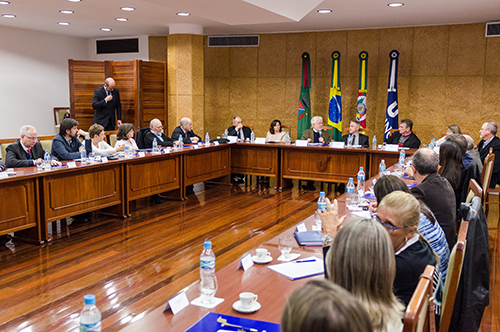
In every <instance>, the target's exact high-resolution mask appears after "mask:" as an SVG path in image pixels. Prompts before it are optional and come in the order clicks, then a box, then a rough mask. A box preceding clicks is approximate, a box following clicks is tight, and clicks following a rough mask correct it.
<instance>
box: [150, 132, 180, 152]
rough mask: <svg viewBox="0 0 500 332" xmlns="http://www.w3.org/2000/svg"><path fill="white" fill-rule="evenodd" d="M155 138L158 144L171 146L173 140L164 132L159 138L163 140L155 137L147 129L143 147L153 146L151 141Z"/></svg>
mask: <svg viewBox="0 0 500 332" xmlns="http://www.w3.org/2000/svg"><path fill="white" fill-rule="evenodd" d="M155 138H156V142H158V146H173V145H174V141H172V139H171V138H170V137H168V136H167V135H165V134H163V133H162V134H161V138H162V139H163V142H162V141H161V140H159V139H158V138H157V136H156V135H155V134H153V132H152V131H148V133H147V134H146V136H145V137H144V147H145V148H146V149H150V148H152V147H153V141H154V139H155Z"/></svg>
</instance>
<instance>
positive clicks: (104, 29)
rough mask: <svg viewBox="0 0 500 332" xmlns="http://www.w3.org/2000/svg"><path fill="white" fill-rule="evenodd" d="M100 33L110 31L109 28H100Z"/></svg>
mask: <svg viewBox="0 0 500 332" xmlns="http://www.w3.org/2000/svg"><path fill="white" fill-rule="evenodd" d="M101 31H106V32H109V31H111V29H110V28H101Z"/></svg>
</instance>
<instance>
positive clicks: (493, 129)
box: [477, 121, 500, 189]
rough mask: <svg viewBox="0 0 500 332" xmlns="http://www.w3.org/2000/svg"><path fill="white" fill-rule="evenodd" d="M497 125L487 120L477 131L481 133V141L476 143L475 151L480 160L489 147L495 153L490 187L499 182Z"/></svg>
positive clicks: (499, 163)
mask: <svg viewBox="0 0 500 332" xmlns="http://www.w3.org/2000/svg"><path fill="white" fill-rule="evenodd" d="M497 131H498V126H497V124H496V123H495V122H493V121H488V122H485V123H484V124H483V126H482V127H481V130H479V133H480V134H481V138H482V139H481V141H480V142H479V144H478V145H477V151H478V152H479V156H480V157H481V162H482V163H483V164H484V159H485V158H486V156H487V155H488V153H490V148H492V149H493V153H494V154H495V161H494V164H493V173H492V174H491V181H490V188H492V189H493V188H495V186H496V185H497V183H500V176H499V174H498V173H499V172H500V157H499V158H497V156H500V138H498V137H497V136H496V135H497Z"/></svg>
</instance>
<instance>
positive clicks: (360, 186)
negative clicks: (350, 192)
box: [356, 167, 365, 197]
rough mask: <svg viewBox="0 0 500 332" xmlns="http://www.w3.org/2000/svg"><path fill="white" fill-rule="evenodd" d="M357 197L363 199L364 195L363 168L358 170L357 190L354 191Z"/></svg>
mask: <svg viewBox="0 0 500 332" xmlns="http://www.w3.org/2000/svg"><path fill="white" fill-rule="evenodd" d="M356 192H357V193H358V195H359V197H363V196H364V195H365V170H364V168H363V167H360V168H359V172H358V188H357V190H356Z"/></svg>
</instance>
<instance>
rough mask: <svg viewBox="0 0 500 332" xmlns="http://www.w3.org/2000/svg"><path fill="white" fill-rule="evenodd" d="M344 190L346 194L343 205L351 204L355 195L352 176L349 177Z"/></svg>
mask: <svg viewBox="0 0 500 332" xmlns="http://www.w3.org/2000/svg"><path fill="white" fill-rule="evenodd" d="M345 192H346V194H347V196H346V200H345V205H346V206H352V202H353V197H354V196H355V195H356V193H355V187H354V180H353V179H352V178H349V182H348V183H347V186H346V187H345Z"/></svg>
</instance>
